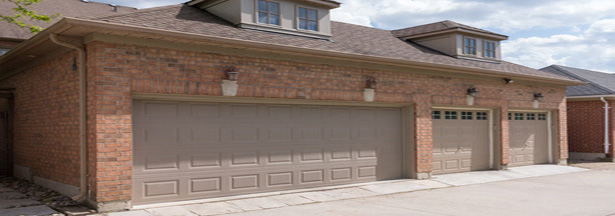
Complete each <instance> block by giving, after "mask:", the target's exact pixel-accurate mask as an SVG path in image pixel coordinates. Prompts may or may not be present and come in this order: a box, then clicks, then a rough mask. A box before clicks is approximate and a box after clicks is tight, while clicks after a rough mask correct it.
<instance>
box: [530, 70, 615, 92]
mask: <svg viewBox="0 0 615 216" xmlns="http://www.w3.org/2000/svg"><path fill="white" fill-rule="evenodd" d="M546 68H553V69H555V70H557V71H559V72H562V73H564V74H567V75H568V76H571V77H574V78H575V79H578V80H581V81H583V82H586V83H587V84H589V85H593V86H595V87H597V88H599V89H600V90H603V91H606V92H608V93H611V94H615V92H614V91H613V90H611V89H609V88H607V87H604V86H602V85H600V84H598V83H595V82H592V81H590V80H588V79H587V78H585V77H583V76H580V75H577V74H575V73H572V72H570V71H568V70H566V69H564V68H562V67H561V66H559V65H551V66H548V67H544V68H542V69H546ZM542 69H540V70H542ZM581 70H583V69H581Z"/></svg>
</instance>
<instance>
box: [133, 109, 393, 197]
mask: <svg viewBox="0 0 615 216" xmlns="http://www.w3.org/2000/svg"><path fill="white" fill-rule="evenodd" d="M149 103H150V102H143V101H136V102H135V105H134V107H135V110H134V112H135V119H134V134H135V144H134V149H135V154H134V167H133V172H134V176H133V180H134V188H135V192H134V195H135V196H134V202H135V203H136V204H142V203H154V202H162V201H173V200H175V201H179V200H188V199H194V198H208V197H217V196H227V195H238V194H246V193H254V192H265V191H276V190H284V189H297V188H305V187H316V186H325V185H336V184H347V183H356V182H365V181H374V180H383V179H394V178H400V177H401V175H402V170H401V164H402V155H401V152H402V148H401V137H402V136H401V134H402V133H401V111H400V109H394V108H361V107H358V108H357V107H329V106H290V105H288V106H287V105H243V104H240V105H233V104H222V103H221V104H216V103H203V104H199V103H183V102H178V103H169V104H171V105H169V104H167V103H161V104H162V105H160V106H159V105H158V103H157V102H152V103H153V104H154V105H152V106H150V107H154V108H155V109H159V110H167V111H168V110H169V109H174V108H177V109H178V110H179V111H178V112H177V113H178V115H179V116H175V117H173V118H169V117H159V116H154V117H152V118H150V117H149V116H148V115H145V114H144V113H137V112H145V107H148V104H149ZM158 106H159V107H160V108H158ZM171 107H173V108H171ZM157 112H158V113H160V112H162V111H157ZM210 112H211V113H210ZM151 113H154V114H155V113H156V112H150V114H151ZM156 115H162V114H156ZM365 115H367V116H365ZM137 116H139V117H137ZM365 119H370V121H369V122H368V124H369V126H367V127H366V126H365V124H366V122H364V120H365ZM157 129H160V130H161V131H163V132H165V134H167V135H169V136H168V137H167V136H165V135H164V134H163V133H162V132H161V133H158V134H156V135H152V133H154V132H157V131H156V130H157ZM146 131H151V132H149V133H147V132H146ZM161 182H166V183H161ZM171 182H173V183H171ZM171 184H173V185H174V186H173V187H171V186H169V185H171ZM146 185H147V187H146ZM137 188H138V189H137ZM170 188H179V189H178V190H174V191H172V192H170V191H171V189H170Z"/></svg>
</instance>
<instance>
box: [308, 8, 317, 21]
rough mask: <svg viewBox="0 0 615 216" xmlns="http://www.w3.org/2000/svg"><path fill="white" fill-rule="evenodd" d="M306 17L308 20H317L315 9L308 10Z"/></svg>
mask: <svg viewBox="0 0 615 216" xmlns="http://www.w3.org/2000/svg"><path fill="white" fill-rule="evenodd" d="M308 13H309V14H308V15H309V16H308V19H310V20H318V18H317V14H316V10H308Z"/></svg>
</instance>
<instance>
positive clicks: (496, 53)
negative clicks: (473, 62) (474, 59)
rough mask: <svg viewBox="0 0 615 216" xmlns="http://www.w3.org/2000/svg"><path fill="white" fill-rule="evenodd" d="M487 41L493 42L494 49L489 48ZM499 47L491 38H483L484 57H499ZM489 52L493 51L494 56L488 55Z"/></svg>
mask: <svg viewBox="0 0 615 216" xmlns="http://www.w3.org/2000/svg"><path fill="white" fill-rule="evenodd" d="M487 43H491V44H493V50H489V49H487ZM497 50H498V47H497V43H496V42H495V41H490V40H483V57H485V58H493V59H494V58H497V56H498V52H497ZM489 52H493V56H487V53H489Z"/></svg>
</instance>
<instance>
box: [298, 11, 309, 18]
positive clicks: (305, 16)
mask: <svg viewBox="0 0 615 216" xmlns="http://www.w3.org/2000/svg"><path fill="white" fill-rule="evenodd" d="M299 18H303V19H307V10H306V9H305V8H299Z"/></svg>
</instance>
